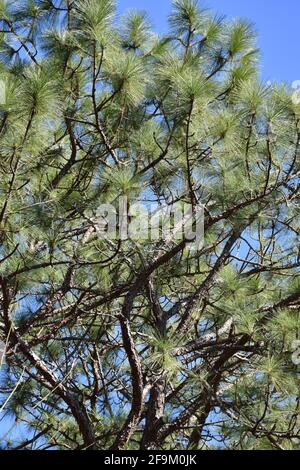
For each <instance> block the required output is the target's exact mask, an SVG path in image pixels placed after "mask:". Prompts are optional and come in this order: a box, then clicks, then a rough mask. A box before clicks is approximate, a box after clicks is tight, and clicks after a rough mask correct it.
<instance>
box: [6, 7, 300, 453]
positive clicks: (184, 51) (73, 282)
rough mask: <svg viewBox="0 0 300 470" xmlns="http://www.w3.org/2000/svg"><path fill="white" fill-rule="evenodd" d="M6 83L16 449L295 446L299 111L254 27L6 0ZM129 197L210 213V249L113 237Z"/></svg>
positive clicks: (11, 439)
mask: <svg viewBox="0 0 300 470" xmlns="http://www.w3.org/2000/svg"><path fill="white" fill-rule="evenodd" d="M0 74H1V75H0V79H1V83H2V84H4V88H5V100H4V101H3V102H1V103H0V158H1V160H0V178H1V191H0V240H1V248H0V270H1V271H0V340H1V342H2V344H4V345H5V350H6V354H5V361H4V360H3V361H2V363H1V382H0V411H1V420H3V419H6V418H7V417H11V418H13V420H14V426H13V427H12V428H11V430H10V431H9V432H7V433H6V434H5V436H2V437H0V439H1V445H2V446H4V448H6V449H81V450H83V449H114V450H116V449H134V450H137V449H209V450H212V449H216V448H220V449H242V450H246V449H255V450H259V449H273V450H276V449H283V450H290V449H299V436H300V434H299V404H300V401H299V369H298V368H297V365H296V364H295V362H296V361H293V360H292V355H293V353H294V352H295V344H297V343H296V340H297V339H298V338H299V333H300V316H299V313H300V310H299V307H300V279H299V267H300V257H299V248H298V247H299V235H300V225H299V202H300V201H299V176H300V160H299V156H300V105H299V104H297V103H295V100H293V96H292V93H291V92H290V91H289V89H288V87H287V86H285V85H281V84H265V83H264V82H262V81H261V80H260V75H259V51H258V50H257V45H256V34H255V32H254V28H253V26H252V25H251V24H250V23H248V22H247V21H245V20H235V21H228V20H227V19H224V18H222V17H219V16H217V15H215V14H214V13H213V12H211V11H210V10H207V9H204V8H201V7H200V5H199V4H198V1H197V0H175V1H174V2H173V7H172V11H171V14H170V17H169V32H168V33H167V34H166V35H164V36H159V35H156V34H154V33H152V27H151V22H150V21H149V19H148V16H147V14H146V13H145V12H136V11H130V12H129V13H128V14H126V15H125V16H124V17H122V18H120V19H118V17H117V15H116V5H115V2H114V1H113V0H74V1H72V2H71V1H69V0H24V1H18V2H13V1H10V0H0ZM122 195H126V196H127V198H128V201H129V204H133V203H134V202H136V201H140V200H145V199H148V200H151V201H154V202H155V203H156V204H169V203H170V201H174V200H175V199H176V198H177V199H178V201H179V202H181V203H183V202H186V203H191V204H192V206H193V207H195V205H196V204H198V203H201V204H203V205H204V207H205V220H204V226H205V243H204V246H203V248H202V249H201V250H199V251H197V252H192V251H191V250H189V249H188V248H189V241H188V240H186V239H183V240H180V241H178V240H177V241H176V240H168V241H166V240H158V241H151V240H142V239H138V240H132V239H130V238H128V239H126V240H119V239H116V240H107V239H101V238H99V237H98V236H97V227H96V226H95V224H96V222H95V221H96V220H97V210H98V208H99V206H100V205H101V204H115V203H116V201H117V200H118V198H119V197H120V196H122ZM0 426H1V424H0ZM0 429H1V427H0ZM24 430H27V431H26V433H24ZM24 435H25V436H26V437H24Z"/></svg>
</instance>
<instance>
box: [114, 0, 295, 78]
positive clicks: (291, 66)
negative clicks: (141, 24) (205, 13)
mask: <svg viewBox="0 0 300 470" xmlns="http://www.w3.org/2000/svg"><path fill="white" fill-rule="evenodd" d="M118 4H119V12H124V11H125V10H126V9H128V8H138V9H142V10H146V11H147V12H148V13H149V15H150V17H151V19H152V20H153V24H154V27H155V29H156V30H157V31H163V30H165V29H166V18H167V15H168V13H169V11H170V6H171V0H118ZM201 5H204V6H205V7H210V8H212V9H213V10H214V11H216V12H218V13H220V14H225V15H226V16H227V17H229V18H230V17H237V16H242V17H246V18H248V19H250V20H251V21H252V22H253V23H254V25H255V28H256V30H257V33H258V37H259V47H260V49H261V72H262V76H263V78H265V79H266V80H272V81H273V80H274V81H283V80H284V81H287V82H292V81H294V80H300V60H299V47H300V25H299V19H300V1H299V0H285V1H284V2H282V1H281V0H205V2H201Z"/></svg>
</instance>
